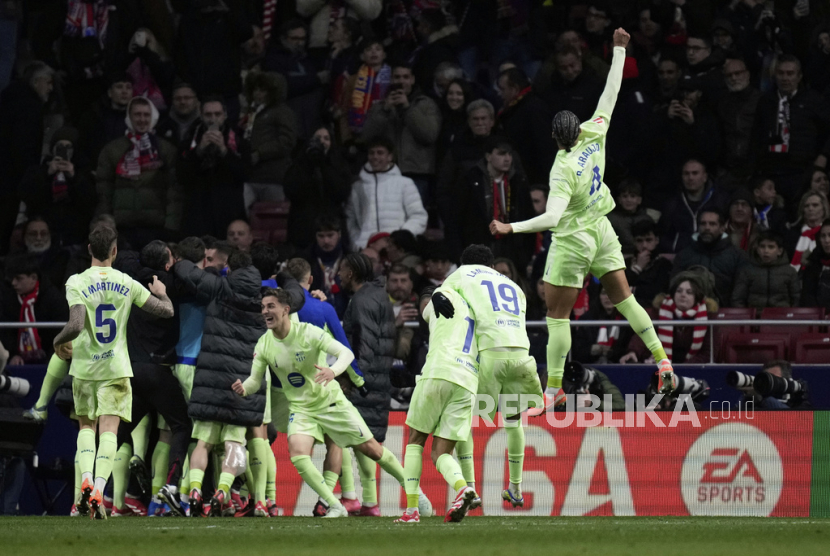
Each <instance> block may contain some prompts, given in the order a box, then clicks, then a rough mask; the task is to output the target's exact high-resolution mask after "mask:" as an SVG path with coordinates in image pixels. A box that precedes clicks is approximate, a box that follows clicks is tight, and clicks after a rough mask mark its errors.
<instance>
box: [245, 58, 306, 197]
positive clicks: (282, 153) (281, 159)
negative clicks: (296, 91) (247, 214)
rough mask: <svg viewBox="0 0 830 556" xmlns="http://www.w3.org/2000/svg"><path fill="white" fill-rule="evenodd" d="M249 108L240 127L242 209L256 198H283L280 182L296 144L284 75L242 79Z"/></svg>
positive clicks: (250, 74) (261, 74)
mask: <svg viewBox="0 0 830 556" xmlns="http://www.w3.org/2000/svg"><path fill="white" fill-rule="evenodd" d="M245 96H246V98H247V99H248V111H247V114H246V115H245V118H244V120H243V122H242V124H241V126H240V127H242V129H243V130H244V135H243V137H244V145H245V151H246V152H247V153H248V154H247V159H248V182H247V183H245V189H244V202H245V210H246V211H250V210H251V205H253V204H254V202H256V201H282V200H283V198H284V194H283V191H282V187H281V184H282V183H283V179H284V177H285V171H286V170H287V169H288V167H289V166H290V165H291V153H292V152H293V150H294V146H295V145H296V144H297V132H298V129H299V128H298V124H297V118H296V116H295V114H294V111H293V110H291V108H289V107H288V106H287V105H286V104H285V98H286V82H285V78H284V77H283V76H281V75H279V74H277V73H270V72H266V73H260V72H251V73H249V74H248V76H247V77H246V78H245Z"/></svg>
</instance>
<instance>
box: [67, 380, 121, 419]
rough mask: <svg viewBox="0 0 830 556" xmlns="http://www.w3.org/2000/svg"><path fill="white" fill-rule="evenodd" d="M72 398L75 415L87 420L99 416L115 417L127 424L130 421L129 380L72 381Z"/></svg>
mask: <svg viewBox="0 0 830 556" xmlns="http://www.w3.org/2000/svg"><path fill="white" fill-rule="evenodd" d="M72 397H73V399H74V402H75V414H76V415H79V416H81V417H86V418H88V419H97V418H98V417H100V416H101V415H115V416H117V417H119V418H120V419H121V420H122V421H125V422H127V423H129V422H130V419H132V413H133V389H132V386H130V379H129V378H127V377H125V378H116V379H113V380H84V379H81V378H78V377H74V378H73V379H72Z"/></svg>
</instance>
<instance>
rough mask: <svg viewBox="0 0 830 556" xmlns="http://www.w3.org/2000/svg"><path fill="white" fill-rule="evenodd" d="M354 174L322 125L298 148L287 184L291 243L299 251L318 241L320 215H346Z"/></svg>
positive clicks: (285, 182)
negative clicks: (344, 211) (315, 220)
mask: <svg viewBox="0 0 830 556" xmlns="http://www.w3.org/2000/svg"><path fill="white" fill-rule="evenodd" d="M351 185H352V184H351V173H350V172H349V166H348V164H347V163H346V161H345V160H344V158H343V156H342V154H341V152H340V149H339V148H338V147H337V146H336V145H334V144H333V142H332V135H331V131H330V130H329V129H328V128H327V127H320V128H318V129H317V131H315V132H314V135H313V136H312V137H311V140H310V141H309V142H308V144H307V145H305V146H304V147H303V148H301V149H297V151H295V156H294V162H293V164H291V166H290V167H289V168H288V170H286V172H285V181H284V183H283V187H284V189H285V196H286V197H288V200H289V201H291V209H290V210H289V212H288V242H289V243H291V244H292V245H293V246H294V247H296V248H297V249H299V250H304V249H308V248H309V247H311V246H312V245H313V244H314V240H315V229H314V219H315V218H316V217H317V215H319V214H323V213H326V214H337V215H338V216H340V215H342V212H343V203H345V202H346V201H347V200H348V198H349V193H350V192H351V190H352V187H351Z"/></svg>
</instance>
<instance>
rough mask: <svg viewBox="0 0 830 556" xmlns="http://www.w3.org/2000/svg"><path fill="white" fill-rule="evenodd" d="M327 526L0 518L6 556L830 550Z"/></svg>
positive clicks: (522, 529) (369, 522) (796, 527)
mask: <svg viewBox="0 0 830 556" xmlns="http://www.w3.org/2000/svg"><path fill="white" fill-rule="evenodd" d="M393 519H394V518H392V517H384V518H346V519H337V520H322V519H314V518H299V517H284V518H272V519H253V518H246V519H232V518H230V519H185V518H119V519H109V520H107V521H96V522H93V521H90V520H88V519H83V518H68V517H45V518H44V517H19V518H0V555H3V556H5V555H12V554H13V555H19V556H29V555H32V556H40V555H48V556H73V555H76V554H77V555H95V556H139V555H144V554H153V555H158V556H168V555H170V556H190V555H193V556H206V555H209V554H210V555H212V554H222V555H223V556H236V555H240V556H242V555H260V554H262V555H265V554H290V555H291V556H295V555H296V556H300V555H304V554H313V555H316V556H329V555H335V554H346V555H350V556H351V555H359V556H375V555H383V556H398V555H408V554H419V555H435V556H443V555H449V556H456V555H467V554H470V555H476V556H491V555H492V556H524V555H527V554H544V555H547V556H561V555H566V554H586V555H591V556H607V555H631V556H651V555H655V556H658V555H659V556H669V555H670V556H675V555H685V554H689V555H701V556H703V555H705V556H715V555H718V554H723V555H729V556H735V555H739V554H740V555H743V554H746V555H751V556H763V555H770V556H784V555H787V556H789V555H796V556H805V555H810V554H828V553H830V519H816V518H728V517H724V518H701V517H547V518H535V517H516V518H511V517H507V518H505V517H469V518H467V519H466V520H464V521H463V522H462V523H457V524H445V523H443V520H442V519H441V518H430V519H426V520H424V521H422V522H421V523H420V524H418V525H397V524H394V523H392V521H393Z"/></svg>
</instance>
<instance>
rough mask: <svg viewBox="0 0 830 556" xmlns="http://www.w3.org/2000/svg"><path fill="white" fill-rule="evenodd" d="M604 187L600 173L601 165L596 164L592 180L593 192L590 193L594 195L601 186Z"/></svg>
mask: <svg viewBox="0 0 830 556" xmlns="http://www.w3.org/2000/svg"><path fill="white" fill-rule="evenodd" d="M600 187H602V176H600V175H599V166H594V177H593V179H592V180H591V192H590V193H588V195H593V194H594V193H596V192H597V191H599V188H600Z"/></svg>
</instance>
